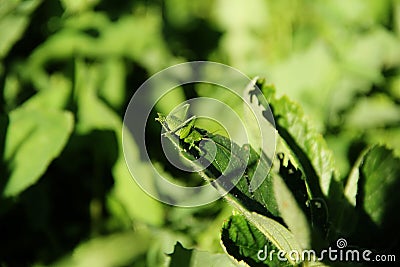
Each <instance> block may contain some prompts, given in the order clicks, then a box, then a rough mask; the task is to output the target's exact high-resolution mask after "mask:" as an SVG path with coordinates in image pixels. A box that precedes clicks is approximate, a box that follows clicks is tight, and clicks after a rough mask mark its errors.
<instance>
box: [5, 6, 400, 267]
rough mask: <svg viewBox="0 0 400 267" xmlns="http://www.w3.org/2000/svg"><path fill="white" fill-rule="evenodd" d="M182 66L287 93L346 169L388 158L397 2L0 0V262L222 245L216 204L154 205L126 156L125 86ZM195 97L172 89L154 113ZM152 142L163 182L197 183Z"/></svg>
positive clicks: (159, 254) (399, 90)
mask: <svg viewBox="0 0 400 267" xmlns="http://www.w3.org/2000/svg"><path fill="white" fill-rule="evenodd" d="M192 60H210V61H216V62H221V63H224V64H228V65H230V66H233V67H235V68H237V69H239V70H241V71H242V72H243V73H245V74H246V75H248V76H250V77H254V76H256V75H257V76H262V77H265V78H266V79H267V81H268V82H271V83H273V84H275V86H276V88H277V93H278V94H279V95H282V94H286V95H288V96H289V97H290V98H291V99H293V100H295V101H297V102H298V103H299V104H300V105H301V106H302V107H303V109H304V110H305V113H306V114H307V115H308V117H309V118H310V120H311V121H312V122H313V123H314V125H315V127H316V128H317V129H318V130H319V131H320V132H321V133H322V134H323V135H324V137H325V138H326V140H327V142H328V145H329V147H330V148H331V149H332V150H333V151H334V154H335V159H336V164H337V168H338V169H339V170H340V172H339V175H340V177H342V178H345V177H346V176H347V174H348V172H349V168H350V166H351V165H352V164H353V163H354V161H355V160H356V159H357V156H358V155H359V153H360V152H361V151H362V150H363V149H364V148H365V147H366V146H368V145H369V144H374V143H380V144H385V145H386V146H388V147H390V148H392V149H394V151H395V153H396V154H397V155H400V127H399V126H400V106H399V103H400V1H398V0H350V1H345V0H324V1H321V0H316V1H310V0H281V1H273V0H249V1H240V0H216V1H211V0H201V1H200V0H194V1H178V0H165V1H161V0H159V1H152V0H147V1H146V0H138V1H122V0H118V1H110V0H104V1H101V0H84V1H83V0H54V1H44V0H0V89H1V96H0V158H1V159H2V161H1V162H0V192H1V197H0V266H31V265H35V266H47V265H52V266H168V264H169V261H170V257H169V256H168V254H170V253H172V252H173V249H174V245H175V244H176V242H177V241H179V242H180V243H181V244H183V245H184V247H186V248H197V249H199V250H201V251H207V252H209V253H223V250H222V248H221V246H220V245H219V234H220V227H221V224H222V222H223V220H224V219H225V218H227V217H228V215H229V214H230V213H231V208H230V207H228V206H227V204H226V203H225V202H223V201H221V200H220V201H217V202H214V203H212V204H210V205H207V206H204V207H198V208H190V209H189V208H176V207H171V206H167V205H164V204H162V203H159V202H157V201H155V200H154V199H152V198H150V197H149V196H147V195H146V194H145V193H144V192H143V191H142V190H141V189H140V188H139V187H138V186H137V185H136V183H135V182H134V181H133V179H131V177H130V174H129V172H128V170H127V167H126V165H125V162H124V157H123V153H122V145H121V129H122V119H123V115H124V111H125V108H126V106H127V104H128V102H129V100H130V97H131V96H132V95H133V94H134V92H135V90H136V89H137V88H138V87H139V86H140V85H141V84H142V83H143V82H144V81H145V80H146V79H147V78H149V77H150V76H151V75H153V74H155V73H156V72H158V71H161V70H162V69H164V68H166V67H169V66H171V65H174V64H177V63H182V62H187V61H192ZM203 94H205V93H204V91H202V90H201V89H199V88H194V89H193V90H181V89H179V88H178V90H176V91H175V93H174V95H173V96H170V98H169V101H164V102H163V103H164V104H163V105H158V106H157V111H159V112H167V111H168V110H170V109H171V108H173V107H174V106H175V105H177V104H179V103H180V102H182V101H184V100H185V99H189V98H193V97H196V96H202V95H203ZM207 94H208V95H211V96H212V92H210V90H208V91H207ZM159 133H160V127H159V125H156V124H154V125H149V129H148V136H149V140H151V139H152V138H155V139H154V140H159ZM132 147H133V148H135V144H132ZM149 149H150V154H151V155H153V156H154V159H153V163H154V164H155V165H156V166H158V167H159V169H160V170H163V171H164V173H165V175H166V176H169V177H171V179H178V180H181V181H184V180H186V181H187V180H190V178H193V179H195V178H194V177H192V176H185V174H183V173H180V172H177V171H176V170H174V169H173V168H171V167H170V166H169V165H168V164H167V163H166V162H165V159H164V158H162V157H158V156H157V155H159V154H160V147H159V146H157V145H153V146H151V147H150V148H149ZM136 161H137V168H138V169H140V171H141V173H142V175H143V177H146V175H149V173H150V172H149V171H148V168H149V166H148V164H147V163H143V162H141V156H140V154H139V153H136ZM149 179H151V177H149ZM174 264H178V263H176V262H175V263H174ZM171 265H173V264H171ZM176 266H179V264H178V265H176Z"/></svg>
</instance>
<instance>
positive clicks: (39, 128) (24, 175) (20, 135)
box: [3, 107, 73, 197]
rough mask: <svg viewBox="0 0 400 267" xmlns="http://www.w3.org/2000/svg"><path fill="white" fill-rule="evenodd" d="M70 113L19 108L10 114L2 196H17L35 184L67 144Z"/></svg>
mask: <svg viewBox="0 0 400 267" xmlns="http://www.w3.org/2000/svg"><path fill="white" fill-rule="evenodd" d="M72 128H73V117H72V114H71V113H69V112H67V111H47V110H41V109H33V108H25V107H21V108H18V109H15V110H14V111H12V112H11V113H10V124H9V126H8V129H7V136H6V143H5V154H4V157H5V161H6V162H7V166H8V168H9V172H10V176H9V178H8V181H7V184H6V186H5V188H4V192H3V194H4V196H6V197H11V196H16V195H18V194H19V193H21V192H22V191H23V190H25V189H26V188H27V187H29V186H31V185H33V184H35V183H36V182H37V180H38V179H39V178H40V176H41V175H42V174H43V173H44V172H45V171H46V169H47V167H48V165H49V164H50V163H51V161H52V160H53V159H54V158H56V157H57V156H58V155H59V154H60V153H61V151H62V149H63V148H64V146H65V144H66V143H67V140H68V137H69V135H70V134H71V131H72Z"/></svg>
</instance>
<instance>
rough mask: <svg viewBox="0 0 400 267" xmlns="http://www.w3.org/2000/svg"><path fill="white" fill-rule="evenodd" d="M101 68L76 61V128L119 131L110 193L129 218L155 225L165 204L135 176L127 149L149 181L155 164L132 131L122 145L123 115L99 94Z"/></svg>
mask: <svg viewBox="0 0 400 267" xmlns="http://www.w3.org/2000/svg"><path fill="white" fill-rule="evenodd" d="M99 68H100V67H99V66H96V65H92V66H89V65H86V64H85V63H83V62H82V61H77V63H76V93H77V103H78V123H77V126H76V128H77V129H76V130H77V132H78V133H80V134H86V133H88V132H90V131H93V130H95V129H97V130H104V129H107V130H112V131H114V132H115V137H116V138H117V140H118V144H119V148H118V149H119V153H118V158H117V160H116V162H115V165H114V166H113V169H112V173H113V176H114V183H115V184H114V187H113V190H112V192H111V194H110V195H109V197H110V198H114V200H117V201H118V202H119V203H121V204H122V205H123V208H124V209H125V211H126V212H127V215H128V216H129V218H131V219H139V220H142V221H145V222H148V223H150V224H153V225H160V224H161V223H162V222H163V207H162V205H161V203H160V202H158V201H157V200H155V199H153V198H151V197H150V196H148V195H147V194H146V193H145V192H144V191H143V190H142V189H141V188H140V187H139V185H138V184H137V183H136V182H135V181H134V180H133V178H132V176H131V174H130V172H129V169H128V167H127V165H126V162H125V157H124V154H123V152H125V153H126V154H127V155H128V156H127V159H128V160H132V161H133V162H135V164H136V165H135V168H137V170H140V173H141V174H142V175H143V177H148V179H147V180H148V181H149V182H151V181H153V179H152V177H151V173H152V171H151V169H150V168H151V166H150V165H149V164H147V163H145V162H142V161H141V159H140V155H139V149H138V148H137V145H136V143H135V142H134V140H133V137H132V136H130V135H129V131H126V132H125V133H124V138H125V140H124V143H125V144H126V147H124V148H122V131H125V130H126V129H123V124H122V121H121V118H120V117H119V116H118V114H117V113H116V112H115V111H113V110H112V109H110V108H109V107H108V106H107V105H106V104H105V103H104V102H103V101H101V99H100V98H99V97H98V95H97V91H96V88H98V85H99V83H100V82H101V79H100V75H101V70H100V69H99ZM124 149H125V151H124ZM142 179H144V178H142ZM154 191H155V189H154ZM111 202H112V200H111ZM137 203H140V205H137Z"/></svg>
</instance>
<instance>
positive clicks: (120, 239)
mask: <svg viewBox="0 0 400 267" xmlns="http://www.w3.org/2000/svg"><path fill="white" fill-rule="evenodd" d="M151 240H152V238H151V235H150V234H149V233H148V231H143V229H142V231H140V232H139V231H137V232H122V233H116V234H112V235H109V236H104V237H96V238H93V239H90V240H89V241H87V242H84V243H82V244H80V245H78V246H77V247H76V248H75V249H74V251H73V252H72V253H71V255H69V256H67V257H65V258H64V259H62V260H60V261H58V262H56V263H54V264H52V265H51V266H56V267H64V266H65V267H67V266H76V267H86V266H98V267H114V266H128V265H130V264H131V263H132V262H133V261H134V259H135V258H137V257H138V256H141V255H142V254H145V253H146V252H147V250H148V249H149V246H150V244H151Z"/></svg>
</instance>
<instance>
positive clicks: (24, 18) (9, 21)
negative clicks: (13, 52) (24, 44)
mask: <svg viewBox="0 0 400 267" xmlns="http://www.w3.org/2000/svg"><path fill="white" fill-rule="evenodd" d="M41 2H42V1H41V0H28V1H7V0H2V1H1V2H0V60H1V59H3V58H4V57H5V56H6V55H7V53H8V52H9V51H10V49H11V47H12V46H13V45H14V43H15V42H17V41H18V40H19V39H20V38H21V37H22V35H23V33H24V31H25V29H26V27H27V26H28V24H29V15H30V14H31V13H32V12H33V11H34V10H35V9H36V8H37V7H38V6H39V4H40V3H41Z"/></svg>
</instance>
